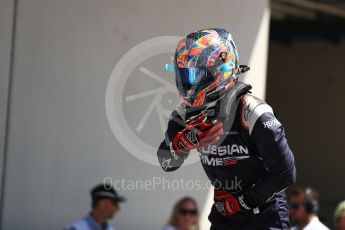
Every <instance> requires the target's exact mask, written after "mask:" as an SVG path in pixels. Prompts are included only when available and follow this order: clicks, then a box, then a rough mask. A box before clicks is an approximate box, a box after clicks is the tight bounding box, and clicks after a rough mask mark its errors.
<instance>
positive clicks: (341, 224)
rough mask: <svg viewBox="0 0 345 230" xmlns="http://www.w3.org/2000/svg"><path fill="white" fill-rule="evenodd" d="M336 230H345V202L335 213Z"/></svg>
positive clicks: (341, 203)
mask: <svg viewBox="0 0 345 230" xmlns="http://www.w3.org/2000/svg"><path fill="white" fill-rule="evenodd" d="M334 223H335V230H345V200H344V201H342V202H340V203H339V204H338V205H337V208H336V209H335V211H334Z"/></svg>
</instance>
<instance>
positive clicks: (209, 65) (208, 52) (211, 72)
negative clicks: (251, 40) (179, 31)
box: [166, 28, 249, 107]
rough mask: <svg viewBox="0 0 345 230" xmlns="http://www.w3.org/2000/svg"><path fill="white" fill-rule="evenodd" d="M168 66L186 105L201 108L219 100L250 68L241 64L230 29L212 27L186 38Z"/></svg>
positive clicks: (178, 46)
mask: <svg viewBox="0 0 345 230" xmlns="http://www.w3.org/2000/svg"><path fill="white" fill-rule="evenodd" d="M166 69H167V70H168V71H170V72H175V80H176V86H177V89H178V91H179V94H180V97H181V98H182V100H183V102H184V104H185V105H186V106H188V107H199V106H203V105H205V104H207V103H210V102H213V101H216V100H217V99H219V98H220V97H221V96H222V95H224V94H225V92H226V91H227V90H229V89H231V88H232V86H233V85H234V83H235V81H236V80H237V79H238V76H239V75H240V74H241V73H243V72H245V71H247V70H249V67H247V66H240V65H239V60H238V53H237V48H236V44H235V42H234V40H233V38H232V35H231V34H230V32H229V31H227V30H225V29H221V28H212V29H203V30H198V31H196V32H193V33H191V34H189V35H187V36H186V37H185V38H183V39H182V40H181V41H180V42H179V43H178V45H177V48H176V51H175V56H174V60H173V64H167V65H166Z"/></svg>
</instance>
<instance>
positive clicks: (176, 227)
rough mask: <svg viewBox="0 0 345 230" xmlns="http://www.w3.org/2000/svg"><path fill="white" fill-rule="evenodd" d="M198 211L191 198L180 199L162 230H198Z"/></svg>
mask: <svg viewBox="0 0 345 230" xmlns="http://www.w3.org/2000/svg"><path fill="white" fill-rule="evenodd" d="M198 223H199V209H198V205H197V203H196V201H195V200H194V199H193V198H191V197H184V198H182V199H180V200H179V201H178V202H177V203H176V204H175V206H174V208H173V211H172V214H171V216H170V218H169V221H168V225H167V226H166V227H164V228H163V230H199V224H198Z"/></svg>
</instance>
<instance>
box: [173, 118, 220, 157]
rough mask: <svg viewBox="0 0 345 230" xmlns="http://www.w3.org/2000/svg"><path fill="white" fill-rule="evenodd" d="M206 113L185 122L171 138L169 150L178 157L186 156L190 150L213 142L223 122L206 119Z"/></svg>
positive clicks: (218, 136)
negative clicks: (185, 124) (182, 127)
mask: <svg viewBox="0 0 345 230" xmlns="http://www.w3.org/2000/svg"><path fill="white" fill-rule="evenodd" d="M206 119H207V117H206V115H200V116H199V117H197V118H196V119H195V120H193V121H191V122H190V123H188V124H187V126H186V128H184V129H183V130H182V131H181V132H179V133H177V135H176V136H175V137H174V138H173V140H172V141H171V143H170V150H171V151H172V152H174V153H175V154H176V155H177V156H178V157H184V158H185V157H187V156H188V154H189V152H190V150H192V149H197V148H201V147H204V146H208V145H211V144H214V143H215V142H217V141H218V140H219V139H220V135H222V134H223V124H222V123H221V122H218V121H216V120H215V121H206Z"/></svg>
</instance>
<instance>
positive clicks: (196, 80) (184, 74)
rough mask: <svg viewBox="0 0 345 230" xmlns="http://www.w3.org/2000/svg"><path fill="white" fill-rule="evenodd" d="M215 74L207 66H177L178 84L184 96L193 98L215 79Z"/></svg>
mask: <svg viewBox="0 0 345 230" xmlns="http://www.w3.org/2000/svg"><path fill="white" fill-rule="evenodd" d="M215 79H216V78H215V76H214V74H213V73H212V71H210V70H209V69H208V68H206V67H201V68H177V70H176V85H177V88H178V90H179V91H180V93H181V94H182V96H184V97H187V98H188V99H193V98H194V97H196V95H197V94H198V93H199V92H200V91H201V90H203V89H204V88H206V87H207V86H209V85H210V84H212V83H213V82H214V81H215Z"/></svg>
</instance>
